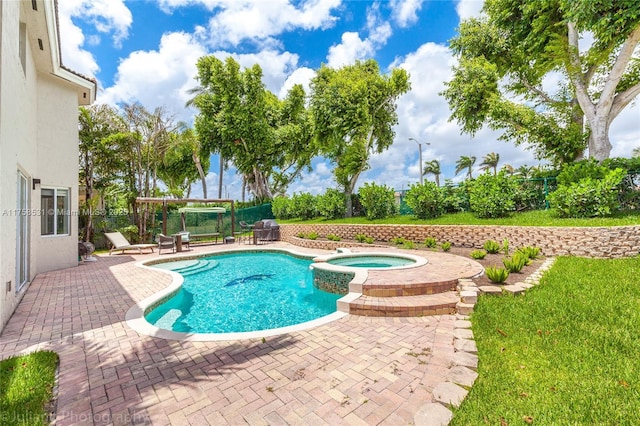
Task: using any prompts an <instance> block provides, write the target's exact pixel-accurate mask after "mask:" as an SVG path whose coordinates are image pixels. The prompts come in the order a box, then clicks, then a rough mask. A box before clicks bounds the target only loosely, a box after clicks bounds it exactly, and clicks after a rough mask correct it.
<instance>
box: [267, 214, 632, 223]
mask: <svg viewBox="0 0 640 426" xmlns="http://www.w3.org/2000/svg"><path fill="white" fill-rule="evenodd" d="M278 222H280V223H304V224H329V223H347V224H349V223H358V224H389V225H504V226H624V225H638V224H640V211H627V212H622V213H618V214H616V215H614V216H611V217H606V218H587V219H561V218H558V217H556V216H555V213H554V211H553V210H534V211H527V212H522V213H514V214H512V215H511V216H510V217H506V218H499V219H479V218H477V217H475V216H474V215H473V214H472V213H469V212H466V213H455V214H446V215H443V216H440V217H439V218H436V219H429V220H420V219H416V218H415V217H414V216H394V217H390V218H385V219H379V220H367V218H364V217H352V218H348V219H334V220H324V219H321V218H318V219H314V220H307V221H301V220H281V219H278Z"/></svg>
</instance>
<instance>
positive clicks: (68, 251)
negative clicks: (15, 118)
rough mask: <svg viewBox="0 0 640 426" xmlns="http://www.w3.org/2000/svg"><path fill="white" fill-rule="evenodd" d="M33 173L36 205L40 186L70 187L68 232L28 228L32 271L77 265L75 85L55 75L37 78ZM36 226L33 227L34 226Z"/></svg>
mask: <svg viewBox="0 0 640 426" xmlns="http://www.w3.org/2000/svg"><path fill="white" fill-rule="evenodd" d="M37 111H38V123H37V138H36V141H37V146H38V149H37V173H38V176H34V177H37V178H39V179H40V180H41V184H40V187H36V190H35V191H33V194H34V200H33V201H34V205H37V208H38V209H39V208H40V198H39V197H40V190H41V189H42V188H54V187H55V188H66V189H69V190H70V199H69V208H70V210H71V212H72V213H75V214H72V215H71V227H70V234H69V235H67V236H41V235H40V224H39V223H38V224H37V225H36V226H34V227H33V228H32V230H33V231H37V232H33V239H32V241H34V243H35V244H33V246H32V247H33V248H34V250H33V256H32V262H33V263H32V265H33V267H34V269H35V272H36V273H41V272H46V271H51V270H54V269H63V268H69V267H71V266H77V265H78V216H77V208H76V206H77V205H78V167H79V165H78V100H77V94H76V91H75V88H74V87H73V86H72V85H70V84H68V83H66V82H64V81H63V80H61V79H59V78H57V77H51V76H47V75H43V74H40V75H39V78H38V106H37ZM36 228H37V229H36Z"/></svg>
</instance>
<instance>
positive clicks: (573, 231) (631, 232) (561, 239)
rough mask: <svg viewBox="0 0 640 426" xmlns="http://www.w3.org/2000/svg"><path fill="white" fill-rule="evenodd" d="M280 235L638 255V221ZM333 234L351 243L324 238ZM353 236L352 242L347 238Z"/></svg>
mask: <svg viewBox="0 0 640 426" xmlns="http://www.w3.org/2000/svg"><path fill="white" fill-rule="evenodd" d="M280 231H281V239H282V240H284V241H287V242H290V243H292V244H296V245H299V246H303V247H308V248H318V249H331V250H332V249H335V248H338V247H345V246H356V245H357V246H369V247H370V246H371V245H369V244H357V243H353V240H354V239H355V236H356V235H358V234H365V235H366V236H368V237H373V238H374V240H375V242H374V245H375V243H382V242H389V241H391V240H392V239H393V238H398V237H401V238H406V239H407V240H411V241H414V242H417V243H422V242H424V240H425V239H426V238H429V237H430V238H435V239H436V241H438V243H441V242H444V241H449V242H451V244H453V245H454V246H457V247H470V248H482V246H483V245H484V243H485V241H487V240H495V241H497V242H499V243H502V242H503V241H504V240H505V239H506V240H507V241H508V242H509V247H511V248H512V249H516V248H518V247H525V246H533V247H539V248H540V249H541V250H542V252H543V253H544V254H545V255H546V256H563V255H573V256H582V257H597V258H617V257H631V256H636V255H638V253H639V252H640V225H637V226H615V227H549V226H491V225H460V226H458V225H366V224H362V225H355V224H331V225H322V224H316V225H303V224H283V225H280ZM311 231H314V232H317V233H318V236H319V237H320V238H321V239H319V240H308V239H302V238H297V237H296V235H298V234H300V233H304V234H306V233H309V232H311ZM328 234H335V235H338V236H339V237H341V238H342V240H347V241H337V242H336V241H327V240H322V238H325V237H326V236H327V235H328ZM348 240H351V241H348Z"/></svg>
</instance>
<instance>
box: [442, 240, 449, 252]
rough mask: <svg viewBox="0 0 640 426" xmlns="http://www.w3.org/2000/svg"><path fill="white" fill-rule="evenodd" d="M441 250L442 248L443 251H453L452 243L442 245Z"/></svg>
mask: <svg viewBox="0 0 640 426" xmlns="http://www.w3.org/2000/svg"><path fill="white" fill-rule="evenodd" d="M440 248H442V251H449V250H451V242H449V241H445V242H443V243H442V244H440Z"/></svg>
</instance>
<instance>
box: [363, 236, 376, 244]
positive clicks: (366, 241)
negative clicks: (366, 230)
mask: <svg viewBox="0 0 640 426" xmlns="http://www.w3.org/2000/svg"><path fill="white" fill-rule="evenodd" d="M374 241H375V240H374V239H373V237H366V238H365V239H364V242H365V243H367V244H373V242H374Z"/></svg>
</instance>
